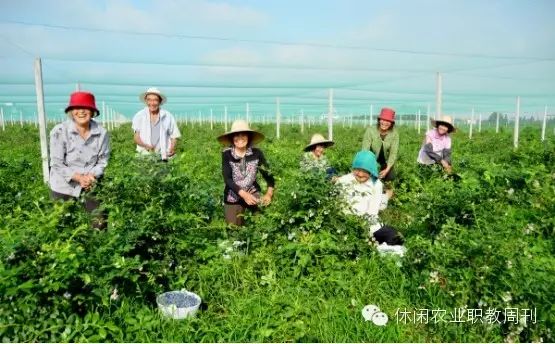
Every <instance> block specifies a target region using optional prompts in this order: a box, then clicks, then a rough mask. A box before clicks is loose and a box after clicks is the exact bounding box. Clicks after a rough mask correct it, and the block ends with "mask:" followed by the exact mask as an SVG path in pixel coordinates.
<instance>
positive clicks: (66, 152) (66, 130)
mask: <svg viewBox="0 0 555 344" xmlns="http://www.w3.org/2000/svg"><path fill="white" fill-rule="evenodd" d="M65 112H66V114H67V115H68V120H67V121H65V122H63V123H60V124H58V125H56V126H55V127H54V128H53V129H52V131H51V132H50V189H51V190H52V198H54V199H63V200H69V199H72V198H78V197H79V196H80V195H81V194H82V193H83V191H84V196H85V197H84V205H85V209H86V210H87V211H88V212H94V211H95V210H97V208H98V207H99V205H100V204H99V202H98V200H97V199H96V198H95V197H94V195H93V193H92V191H91V190H92V188H93V186H94V185H95V184H96V183H97V182H98V180H99V178H100V177H102V175H103V174H104V169H105V168H106V166H107V165H108V159H109V157H110V140H109V137H108V133H107V132H106V130H105V129H104V128H103V127H102V126H100V124H98V123H97V122H96V121H95V120H94V119H93V118H94V117H96V116H98V115H99V112H98V109H97V108H96V103H95V99H94V95H93V94H92V93H89V92H74V93H72V94H71V96H70V99H69V105H68V106H67V107H66V110H65ZM93 226H95V227H96V228H103V227H104V226H105V220H104V216H103V215H98V216H97V217H96V219H95V221H94V222H93Z"/></svg>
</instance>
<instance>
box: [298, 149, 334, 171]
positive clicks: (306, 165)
mask: <svg viewBox="0 0 555 344" xmlns="http://www.w3.org/2000/svg"><path fill="white" fill-rule="evenodd" d="M329 167H330V164H329V163H328V159H327V158H326V156H325V155H322V156H321V157H320V158H316V156H315V155H314V154H313V153H312V152H306V153H304V154H303V156H302V158H301V171H303V172H308V171H318V172H326V170H327V169H328V168H329Z"/></svg>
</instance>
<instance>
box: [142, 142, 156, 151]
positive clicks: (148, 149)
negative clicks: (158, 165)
mask: <svg viewBox="0 0 555 344" xmlns="http://www.w3.org/2000/svg"><path fill="white" fill-rule="evenodd" d="M144 148H145V149H146V150H147V151H149V152H154V149H155V148H156V147H154V146H153V145H147V144H146V143H145V145H144Z"/></svg>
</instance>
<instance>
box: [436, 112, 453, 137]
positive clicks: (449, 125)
mask: <svg viewBox="0 0 555 344" xmlns="http://www.w3.org/2000/svg"><path fill="white" fill-rule="evenodd" d="M440 124H443V125H445V126H446V127H447V128H449V129H448V130H447V132H448V133H451V132H454V131H455V130H456V128H455V127H454V126H453V118H451V116H445V115H444V116H441V119H438V120H432V126H434V127H436V128H437V126H438V125H440Z"/></svg>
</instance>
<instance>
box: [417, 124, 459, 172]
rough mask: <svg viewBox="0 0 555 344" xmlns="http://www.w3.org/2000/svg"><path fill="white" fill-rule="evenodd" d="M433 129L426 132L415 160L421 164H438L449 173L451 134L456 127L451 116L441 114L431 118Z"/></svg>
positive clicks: (450, 168) (450, 167)
mask: <svg viewBox="0 0 555 344" xmlns="http://www.w3.org/2000/svg"><path fill="white" fill-rule="evenodd" d="M432 126H433V127H434V128H433V129H431V130H429V131H428V132H426V136H425V137H424V141H423V142H422V147H421V148H420V152H419V154H418V159H417V161H418V162H419V163H420V164H422V165H434V164H439V165H441V166H442V167H443V169H444V170H445V171H446V172H448V173H451V170H452V166H451V136H450V135H449V134H450V133H452V132H454V131H455V130H456V128H455V127H454V126H453V119H452V118H451V116H441V118H440V119H438V120H432Z"/></svg>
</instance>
